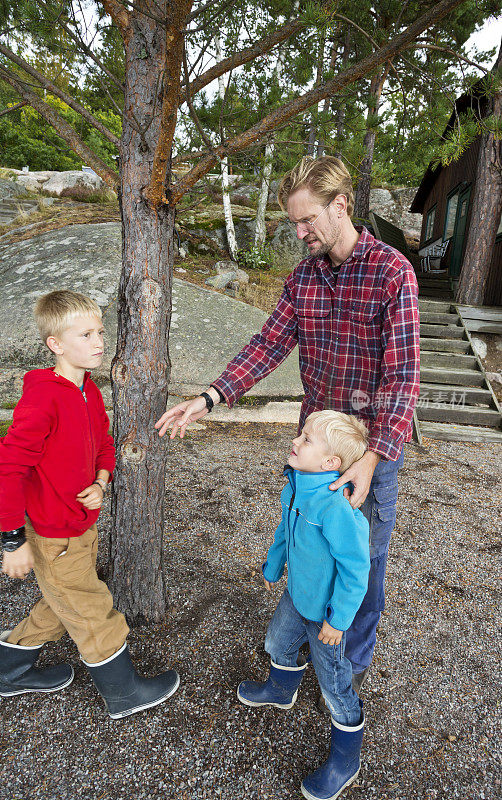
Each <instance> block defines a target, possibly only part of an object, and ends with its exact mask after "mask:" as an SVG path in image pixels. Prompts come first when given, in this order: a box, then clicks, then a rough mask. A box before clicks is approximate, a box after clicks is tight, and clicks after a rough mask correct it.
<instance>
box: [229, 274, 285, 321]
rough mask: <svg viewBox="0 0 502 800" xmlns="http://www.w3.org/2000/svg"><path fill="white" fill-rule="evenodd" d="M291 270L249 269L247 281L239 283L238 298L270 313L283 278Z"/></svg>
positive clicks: (280, 288) (280, 289)
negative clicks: (265, 270)
mask: <svg viewBox="0 0 502 800" xmlns="http://www.w3.org/2000/svg"><path fill="white" fill-rule="evenodd" d="M290 271H291V270H289V269H288V270H273V271H272V270H270V271H267V272H262V271H261V270H250V271H249V283H245V284H241V286H240V287H239V293H238V295H237V297H238V299H239V300H243V301H244V302H245V303H249V305H251V306H255V308H261V310H262V311H265V312H266V313H267V314H271V313H272V311H273V310H274V308H275V307H276V305H277V301H278V300H279V297H280V295H281V292H282V288H283V285H284V278H285V277H286V276H287V275H288V274H289V272H290Z"/></svg>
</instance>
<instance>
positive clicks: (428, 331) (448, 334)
mask: <svg viewBox="0 0 502 800" xmlns="http://www.w3.org/2000/svg"><path fill="white" fill-rule="evenodd" d="M420 336H432V337H433V338H436V337H441V338H442V339H463V338H464V336H465V330H464V328H463V327H462V326H461V325H432V324H428V323H422V324H421V325H420Z"/></svg>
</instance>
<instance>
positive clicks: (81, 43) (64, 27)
mask: <svg viewBox="0 0 502 800" xmlns="http://www.w3.org/2000/svg"><path fill="white" fill-rule="evenodd" d="M37 4H38V5H40V6H42V8H43V9H45V11H50V10H51V8H50V6H49V5H48V4H47V3H45V2H44V0H37ZM57 24H58V27H60V28H61V29H62V30H63V31H64V32H65V33H66V34H67V35H68V36H69V37H70V39H72V40H73V41H74V42H75V44H76V45H77V47H78V48H79V49H80V50H82V52H84V53H85V54H86V55H87V56H89V58H90V59H91V61H94V63H95V64H96V66H98V67H99V68H100V69H101V70H102V71H103V72H104V73H105V75H106V77H107V78H109V79H110V80H111V81H112V82H113V83H114V84H115V85H116V86H117V88H118V89H121V90H122V91H124V84H123V83H121V82H120V81H119V79H118V78H117V76H116V75H114V74H113V72H110V70H109V69H108V67H106V66H105V65H104V64H103V62H102V61H101V60H100V59H99V58H98V56H97V55H95V54H94V53H93V51H92V50H91V48H90V47H89V46H88V45H87V44H86V43H85V42H84V40H83V39H82V37H81V36H80V35H79V34H78V33H75V31H73V30H72V28H71V27H70V26H69V25H66V23H65V22H63V20H62V19H58V20H57Z"/></svg>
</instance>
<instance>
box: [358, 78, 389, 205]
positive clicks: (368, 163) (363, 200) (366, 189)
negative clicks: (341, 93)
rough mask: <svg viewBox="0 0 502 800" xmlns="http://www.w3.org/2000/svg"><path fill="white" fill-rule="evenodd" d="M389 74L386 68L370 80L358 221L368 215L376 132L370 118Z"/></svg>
mask: <svg viewBox="0 0 502 800" xmlns="http://www.w3.org/2000/svg"><path fill="white" fill-rule="evenodd" d="M388 74H389V69H388V68H386V69H385V70H384V71H383V72H379V73H378V74H377V75H374V76H373V77H372V79H371V84H370V101H369V103H368V114H367V117H366V119H367V126H368V128H367V131H366V134H365V136H364V140H363V153H364V158H363V160H362V162H361V166H360V169H359V180H358V182H357V188H356V193H355V199H354V216H355V217H358V218H359V219H368V215H369V213H370V190H371V170H372V167H373V156H374V154H375V140H376V130H375V127H374V124H373V125H372V124H371V120H372V118H374V117H375V116H376V114H378V109H379V108H380V98H381V96H382V90H383V87H384V84H385V81H386V79H387V75H388Z"/></svg>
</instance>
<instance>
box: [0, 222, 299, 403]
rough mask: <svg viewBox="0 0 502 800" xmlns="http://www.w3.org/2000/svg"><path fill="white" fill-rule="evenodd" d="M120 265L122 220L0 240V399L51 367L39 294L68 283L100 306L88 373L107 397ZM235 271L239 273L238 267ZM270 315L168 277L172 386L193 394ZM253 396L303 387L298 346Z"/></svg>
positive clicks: (14, 394) (15, 393)
mask: <svg viewBox="0 0 502 800" xmlns="http://www.w3.org/2000/svg"><path fill="white" fill-rule="evenodd" d="M120 269H121V230H120V223H118V222H107V223H102V224H85V225H73V226H69V227H66V228H61V229H59V230H56V231H49V232H48V233H43V234H40V235H39V236H36V237H34V238H32V239H27V240H25V241H22V242H17V243H15V244H0V307H1V308H2V315H1V316H0V336H1V340H2V350H1V353H0V398H1V399H2V400H15V399H17V398H18V397H19V395H20V394H21V387H22V378H23V374H24V372H26V370H28V369H34V368H36V367H43V366H50V365H51V364H52V357H51V355H50V353H49V351H48V350H47V348H46V347H45V345H44V344H43V342H41V341H40V338H39V335H38V332H37V330H36V327H35V323H34V320H33V306H34V304H35V301H36V299H37V298H38V297H39V296H40V295H41V294H44V293H46V292H50V291H53V290H55V289H62V288H68V289H73V290H75V291H78V292H83V293H85V294H87V295H89V296H90V297H92V298H93V299H94V300H96V302H97V303H98V305H99V306H100V307H101V309H102V311H103V321H104V326H105V331H106V337H105V341H106V351H105V359H104V362H103V364H102V366H101V368H100V369H99V370H96V371H95V372H94V373H93V374H94V377H95V379H96V381H97V383H98V385H99V386H100V387H101V389H102V391H103V395H104V397H105V400H106V402H108V403H110V401H111V394H110V380H109V375H110V365H111V359H112V357H113V354H114V352H115V342H116V331H117V307H116V295H117V287H118V282H119V276H120ZM237 275H238V273H237ZM266 319H267V314H265V312H263V311H260V309H257V308H253V307H252V306H250V305H247V304H246V303H243V302H240V301H237V300H233V299H231V298H230V297H227V296H226V295H224V294H220V293H218V292H213V291H209V290H207V289H203V288H201V287H200V286H194V285H193V284H190V283H186V282H184V281H181V280H179V279H177V278H174V280H173V313H172V316H171V332H170V337H169V349H170V355H171V361H172V374H171V384H170V391H171V392H173V393H175V394H196V393H197V392H200V391H201V390H202V389H203V388H205V387H206V386H207V385H208V384H209V383H210V382H211V381H212V380H214V379H215V378H216V377H217V376H218V375H219V374H220V372H222V371H223V369H224V368H225V366H226V365H227V363H228V362H229V361H230V360H231V359H232V358H233V356H234V355H236V353H237V352H238V351H239V350H240V348H241V347H243V346H244V345H245V344H247V342H248V341H249V339H250V338H251V336H252V335H253V334H254V333H256V331H258V330H260V329H261V327H262V326H263V324H264V322H265V320H266ZM252 393H253V394H255V395H262V396H263V395H265V396H296V395H299V394H301V393H302V386H301V382H300V376H299V371H298V354H297V351H295V352H294V353H293V354H292V355H291V356H290V357H289V358H288V359H287V360H286V362H285V363H284V364H282V365H281V366H280V367H279V368H278V369H277V370H276V371H275V372H274V373H273V375H271V376H269V377H268V378H266V379H265V380H264V381H261V382H260V383H259V384H258V385H257V386H256V387H255V388H254V389H253V391H252Z"/></svg>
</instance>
